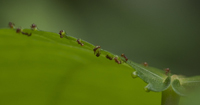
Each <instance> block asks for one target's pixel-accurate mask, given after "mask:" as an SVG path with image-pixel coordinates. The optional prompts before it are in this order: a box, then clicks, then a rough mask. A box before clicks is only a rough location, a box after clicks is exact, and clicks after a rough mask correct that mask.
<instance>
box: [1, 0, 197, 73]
mask: <svg viewBox="0 0 200 105" xmlns="http://www.w3.org/2000/svg"><path fill="white" fill-rule="evenodd" d="M198 4H199V2H194V1H168V0H156V1H154V0H150V1H143V0H38V1H37V0H21V1H20V0H4V1H3V0H1V1H0V28H5V27H7V25H8V22H14V23H15V24H16V26H17V27H23V28H29V27H30V25H31V24H32V23H35V24H37V26H38V28H39V29H41V30H45V31H51V32H55V33H58V32H59V30H61V29H63V30H65V31H66V32H67V34H68V35H71V36H74V37H77V38H81V39H83V40H86V41H88V42H90V43H92V44H94V45H101V46H102V48H103V49H105V50H108V51H110V52H113V53H114V54H118V55H119V54H121V53H125V54H126V56H127V57H128V58H129V59H131V60H132V61H135V62H137V63H142V62H144V61H146V62H148V63H149V65H150V66H154V67H157V68H160V69H164V68H167V67H169V68H170V69H171V71H172V73H175V74H183V75H186V76H193V75H200V70H199V59H200V56H199V53H200V48H199V45H200V40H199V39H200V37H199V33H200V30H199V27H200V20H199V18H200V15H199V8H200V7H199V5H198Z"/></svg>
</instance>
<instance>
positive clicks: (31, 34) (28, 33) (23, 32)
mask: <svg viewBox="0 0 200 105" xmlns="http://www.w3.org/2000/svg"><path fill="white" fill-rule="evenodd" d="M22 34H24V35H27V36H31V35H32V33H30V34H29V33H25V32H22Z"/></svg>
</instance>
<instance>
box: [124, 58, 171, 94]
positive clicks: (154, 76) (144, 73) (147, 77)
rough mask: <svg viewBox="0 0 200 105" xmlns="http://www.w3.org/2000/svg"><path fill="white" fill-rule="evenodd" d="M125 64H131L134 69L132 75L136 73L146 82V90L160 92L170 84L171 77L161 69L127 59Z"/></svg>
mask: <svg viewBox="0 0 200 105" xmlns="http://www.w3.org/2000/svg"><path fill="white" fill-rule="evenodd" d="M127 64H129V65H131V66H132V67H133V68H134V69H135V70H136V71H135V72H133V75H137V76H138V77H140V78H141V79H142V80H143V81H144V82H146V83H148V85H147V86H146V87H145V90H146V91H155V92H160V91H164V90H166V89H167V88H168V87H169V86H170V83H171V77H170V76H167V75H166V74H164V72H162V70H159V69H156V68H153V67H149V66H144V65H141V64H137V63H134V62H132V61H128V62H127ZM133 77H134V76H133Z"/></svg>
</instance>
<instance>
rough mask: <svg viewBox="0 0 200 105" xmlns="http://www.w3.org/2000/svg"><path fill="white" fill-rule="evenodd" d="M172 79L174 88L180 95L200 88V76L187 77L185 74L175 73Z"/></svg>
mask: <svg viewBox="0 0 200 105" xmlns="http://www.w3.org/2000/svg"><path fill="white" fill-rule="evenodd" d="M172 79H173V81H172V88H173V90H174V91H175V92H176V93H177V94H179V95H180V96H186V95H188V94H189V93H191V92H192V91H195V90H199V88H200V76H194V77H188V78H185V77H183V76H177V75H173V76H172Z"/></svg>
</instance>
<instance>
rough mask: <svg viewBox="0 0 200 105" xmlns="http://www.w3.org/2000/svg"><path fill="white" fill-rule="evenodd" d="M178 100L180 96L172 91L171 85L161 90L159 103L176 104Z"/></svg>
mask: <svg viewBox="0 0 200 105" xmlns="http://www.w3.org/2000/svg"><path fill="white" fill-rule="evenodd" d="M179 100H180V96H179V95H178V94H176V93H175V92H174V90H173V89H172V87H171V86H170V87H169V88H168V89H167V90H165V91H163V92H162V102H161V105H178V103H179Z"/></svg>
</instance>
